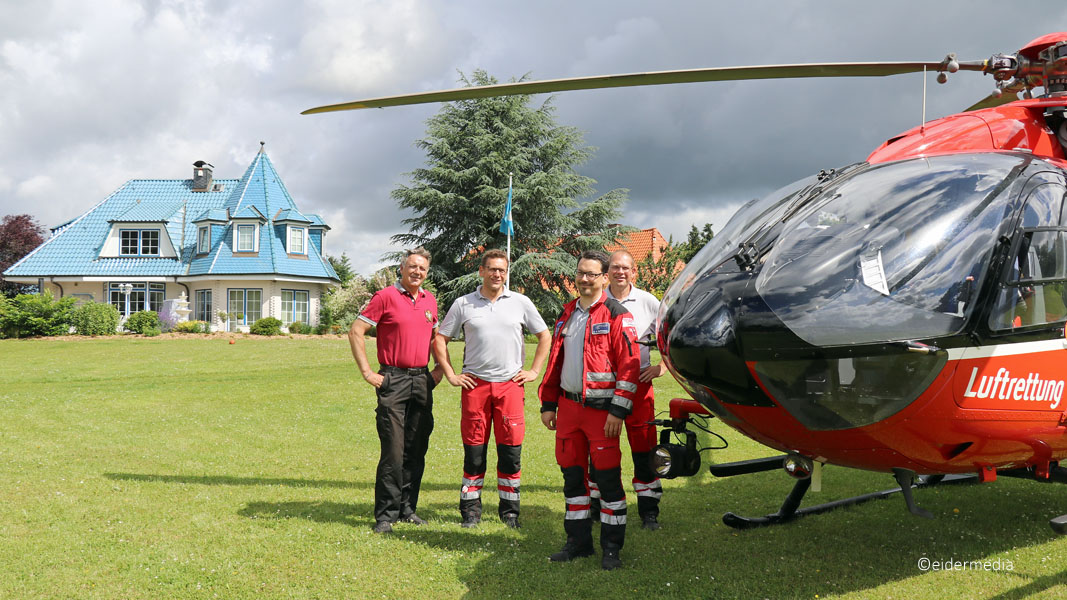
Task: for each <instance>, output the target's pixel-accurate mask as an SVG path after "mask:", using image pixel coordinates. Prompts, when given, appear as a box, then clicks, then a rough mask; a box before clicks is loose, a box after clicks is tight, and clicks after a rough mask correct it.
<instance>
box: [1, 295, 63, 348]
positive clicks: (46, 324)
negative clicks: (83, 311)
mask: <svg viewBox="0 0 1067 600" xmlns="http://www.w3.org/2000/svg"><path fill="white" fill-rule="evenodd" d="M75 302H76V300H75V299H74V297H73V296H67V297H66V298H60V299H59V300H56V299H55V298H54V297H53V296H52V292H51V291H49V290H45V291H44V293H43V294H19V295H18V296H15V298H14V300H12V301H11V302H10V305H9V306H7V307H6V308H0V335H2V336H3V337H31V336H39V335H63V334H65V333H69V332H70V317H71V313H73V312H74V303H75Z"/></svg>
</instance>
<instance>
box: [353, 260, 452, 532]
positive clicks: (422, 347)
mask: <svg viewBox="0 0 1067 600" xmlns="http://www.w3.org/2000/svg"><path fill="white" fill-rule="evenodd" d="M429 270H430V253H429V252H427V251H426V250H424V249H423V248H416V249H415V250H411V251H409V252H408V253H407V256H406V257H405V258H404V262H403V263H402V264H401V266H400V280H399V281H397V282H396V284H395V285H392V286H389V287H387V288H384V289H382V290H379V291H378V292H377V293H375V294H374V297H372V298H371V301H370V303H369V304H368V305H367V307H366V308H365V309H364V310H363V312H362V313H361V314H360V315H359V318H358V319H356V320H355V321H353V322H352V327H351V329H349V331H348V341H349V343H350V344H351V346H352V356H354V357H355V359H356V364H357V365H359V371H360V373H362V375H363V379H364V380H366V382H367V383H369V384H371V385H372V386H374V387H375V389H376V390H377V396H378V408H377V411H376V412H377V425H378V439H379V441H380V442H381V457H380V458H379V460H378V471H377V475H376V477H375V482H374V521H375V524H374V532H375V533H389V532H390V531H392V530H393V523H395V522H397V521H405V522H408V523H414V524H416V525H423V524H425V523H426V521H425V520H423V519H422V518H421V517H419V516H418V515H417V514H415V508H416V506H417V505H418V502H419V486H420V484H421V483H422V472H423V470H424V469H425V466H426V450H427V448H428V447H429V442H430V432H432V431H433V388H434V386H436V385H437V383H438V382H440V381H441V377H442V375H443V374H444V372H443V370H442V369H441V364H442V362H444V359H442V358H441V357H440V356H438V355H437V354H434V362H435V363H436V366H435V368H434V370H433V371H432V372H431V371H430V370H428V369H427V365H428V364H429V360H430V352H431V349H432V341H433V336H434V332H435V331H436V330H437V299H436V298H434V296H433V294H431V293H430V292H428V291H426V290H424V289H422V282H423V281H425V279H426V274H427V273H428V272H429ZM371 327H377V347H378V364H379V365H380V369H379V370H378V372H377V373H376V372H374V371H373V370H372V369H371V366H370V362H369V361H368V360H367V350H366V346H365V343H366V337H365V335H366V333H367V330H369V329H370V328H371Z"/></svg>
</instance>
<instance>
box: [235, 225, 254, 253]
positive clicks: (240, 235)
mask: <svg viewBox="0 0 1067 600" xmlns="http://www.w3.org/2000/svg"><path fill="white" fill-rule="evenodd" d="M237 251H238V252H255V251H256V226H255V225H238V226H237Z"/></svg>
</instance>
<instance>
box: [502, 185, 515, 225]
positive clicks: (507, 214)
mask: <svg viewBox="0 0 1067 600" xmlns="http://www.w3.org/2000/svg"><path fill="white" fill-rule="evenodd" d="M500 233H506V234H508V235H509V236H512V235H515V224H514V223H513V222H512V221H511V177H510V176H509V177H508V203H507V204H505V205H504V218H502V219H500Z"/></svg>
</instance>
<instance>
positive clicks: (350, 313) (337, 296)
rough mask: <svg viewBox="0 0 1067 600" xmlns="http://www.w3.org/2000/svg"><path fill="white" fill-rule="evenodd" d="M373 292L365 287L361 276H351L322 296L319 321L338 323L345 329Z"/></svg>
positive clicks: (331, 323) (330, 323) (365, 283)
mask: <svg viewBox="0 0 1067 600" xmlns="http://www.w3.org/2000/svg"><path fill="white" fill-rule="evenodd" d="M371 295H373V293H372V292H371V291H370V290H368V289H367V282H366V281H364V280H363V278H362V277H358V276H357V277H353V278H352V279H350V280H349V281H348V283H347V284H345V285H344V286H342V287H339V288H333V289H331V290H330V291H329V292H327V293H326V295H325V296H323V298H322V305H321V307H320V308H319V321H320V322H321V323H325V324H327V325H334V324H338V325H341V326H342V327H343V328H345V329H347V328H348V326H349V325H351V324H352V320H353V319H355V318H356V317H357V316H359V311H360V309H362V308H363V307H364V306H365V305H366V304H367V302H369V301H370V298H371Z"/></svg>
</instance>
